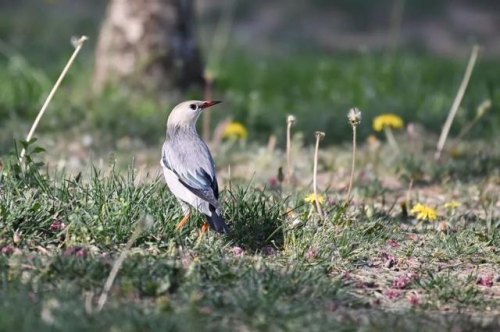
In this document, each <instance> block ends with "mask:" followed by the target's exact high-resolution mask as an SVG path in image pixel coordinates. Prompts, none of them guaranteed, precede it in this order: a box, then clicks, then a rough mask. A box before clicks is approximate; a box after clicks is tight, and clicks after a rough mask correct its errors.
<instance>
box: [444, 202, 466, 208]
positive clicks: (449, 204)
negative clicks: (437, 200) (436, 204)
mask: <svg viewBox="0 0 500 332" xmlns="http://www.w3.org/2000/svg"><path fill="white" fill-rule="evenodd" d="M460 206H462V203H460V202H458V201H449V202H447V203H445V204H444V208H445V209H450V210H455V209H456V208H458V207H460Z"/></svg>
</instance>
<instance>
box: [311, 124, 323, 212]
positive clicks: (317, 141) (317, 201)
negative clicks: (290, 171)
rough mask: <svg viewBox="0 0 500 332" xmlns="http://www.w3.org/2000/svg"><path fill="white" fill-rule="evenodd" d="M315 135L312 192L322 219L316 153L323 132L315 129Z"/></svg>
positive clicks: (317, 152)
mask: <svg viewBox="0 0 500 332" xmlns="http://www.w3.org/2000/svg"><path fill="white" fill-rule="evenodd" d="M315 136H316V146H315V148H314V166H313V192H314V203H315V205H316V210H317V212H318V214H319V217H320V219H321V220H324V217H323V211H322V210H321V204H320V203H319V199H318V181H317V177H318V154H319V141H320V140H321V138H322V137H323V136H325V133H323V132H320V131H317V132H316V133H315Z"/></svg>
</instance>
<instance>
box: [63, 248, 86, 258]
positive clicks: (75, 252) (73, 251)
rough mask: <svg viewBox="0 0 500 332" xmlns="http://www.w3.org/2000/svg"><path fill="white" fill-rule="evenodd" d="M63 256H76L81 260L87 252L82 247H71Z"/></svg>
mask: <svg viewBox="0 0 500 332" xmlns="http://www.w3.org/2000/svg"><path fill="white" fill-rule="evenodd" d="M64 256H76V257H79V258H83V257H86V256H87V251H86V250H85V248H83V247H71V248H68V249H66V250H65V251H64Z"/></svg>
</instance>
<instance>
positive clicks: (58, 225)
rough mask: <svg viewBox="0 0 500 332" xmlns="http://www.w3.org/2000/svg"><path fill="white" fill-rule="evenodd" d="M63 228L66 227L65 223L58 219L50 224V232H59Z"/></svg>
mask: <svg viewBox="0 0 500 332" xmlns="http://www.w3.org/2000/svg"><path fill="white" fill-rule="evenodd" d="M64 228H66V224H65V223H63V222H62V221H60V220H59V219H56V220H54V222H53V223H52V224H51V225H50V231H51V232H60V231H62V230H63V229H64Z"/></svg>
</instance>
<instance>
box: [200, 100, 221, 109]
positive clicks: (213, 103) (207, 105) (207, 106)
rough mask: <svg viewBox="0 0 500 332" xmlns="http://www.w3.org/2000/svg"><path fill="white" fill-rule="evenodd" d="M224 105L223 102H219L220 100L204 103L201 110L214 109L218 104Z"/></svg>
mask: <svg viewBox="0 0 500 332" xmlns="http://www.w3.org/2000/svg"><path fill="white" fill-rule="evenodd" d="M220 103H222V101H219V100H212V101H209V100H207V101H204V102H203V104H201V109H205V108H209V107H212V106H214V105H217V104H220Z"/></svg>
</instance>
